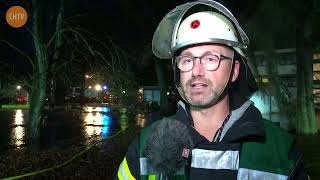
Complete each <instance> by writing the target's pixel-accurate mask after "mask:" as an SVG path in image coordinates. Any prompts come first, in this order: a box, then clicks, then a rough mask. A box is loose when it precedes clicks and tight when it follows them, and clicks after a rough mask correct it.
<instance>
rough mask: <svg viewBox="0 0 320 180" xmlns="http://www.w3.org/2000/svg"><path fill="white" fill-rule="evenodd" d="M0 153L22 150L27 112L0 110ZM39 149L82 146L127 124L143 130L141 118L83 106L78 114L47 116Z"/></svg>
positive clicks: (64, 111)
mask: <svg viewBox="0 0 320 180" xmlns="http://www.w3.org/2000/svg"><path fill="white" fill-rule="evenodd" d="M0 119H1V120H0V151H3V150H8V149H14V148H22V147H25V146H26V140H25V138H26V137H25V136H26V131H27V125H26V124H27V121H28V111H27V110H19V109H17V110H0ZM42 124H43V126H42V128H41V131H40V132H41V133H40V134H41V137H40V141H39V147H40V148H50V147H63V146H69V145H71V144H73V143H74V142H77V143H78V144H84V143H87V142H89V141H91V140H92V139H101V138H104V137H107V136H109V135H110V134H112V133H115V132H117V131H118V130H120V129H123V128H127V127H128V126H129V124H136V125H138V126H141V127H144V126H145V124H146V116H145V114H129V113H128V112H127V111H126V110H125V109H119V110H113V109H112V108H111V107H108V106H104V107H92V106H85V107H82V108H81V109H78V110H65V109H62V110H58V111H55V112H53V113H47V117H46V119H45V121H43V122H42Z"/></svg>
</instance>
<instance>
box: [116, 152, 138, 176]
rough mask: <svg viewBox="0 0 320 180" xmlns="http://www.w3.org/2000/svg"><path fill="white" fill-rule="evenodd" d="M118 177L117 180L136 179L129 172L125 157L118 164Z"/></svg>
mask: <svg viewBox="0 0 320 180" xmlns="http://www.w3.org/2000/svg"><path fill="white" fill-rule="evenodd" d="M118 178H119V180H136V179H135V178H134V177H133V176H132V174H131V172H130V169H129V166H128V163H127V158H126V157H124V159H123V161H122V162H121V164H120V167H119V170H118Z"/></svg>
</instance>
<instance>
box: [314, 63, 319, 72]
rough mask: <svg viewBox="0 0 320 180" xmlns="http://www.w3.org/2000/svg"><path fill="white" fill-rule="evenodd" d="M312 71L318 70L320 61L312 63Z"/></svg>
mask: <svg viewBox="0 0 320 180" xmlns="http://www.w3.org/2000/svg"><path fill="white" fill-rule="evenodd" d="M313 71H320V63H315V64H313Z"/></svg>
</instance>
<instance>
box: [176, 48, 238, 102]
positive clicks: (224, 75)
mask: <svg viewBox="0 0 320 180" xmlns="http://www.w3.org/2000/svg"><path fill="white" fill-rule="evenodd" d="M209 52H211V53H218V54H221V55H223V56H226V57H233V51H232V50H231V49H230V48H228V47H225V46H222V45H200V46H194V47H190V48H187V49H185V50H183V51H182V52H181V54H180V55H189V56H194V57H199V56H201V55H203V54H205V53H209ZM231 63H232V61H231V60H229V59H225V60H221V61H220V65H219V67H218V69H217V70H215V71H208V70H205V69H204V67H203V65H202V64H200V61H199V58H197V59H196V60H195V62H194V66H193V68H192V70H190V71H188V72H182V71H180V83H181V88H182V96H184V99H186V100H187V102H188V103H189V104H190V106H193V107H198V108H203V107H208V106H210V105H212V104H214V103H215V102H216V101H217V99H218V98H219V96H220V94H221V93H222V91H223V90H224V88H225V86H226V83H227V82H228V80H229V73H230V70H231V69H232V67H231ZM233 71H234V72H233V74H232V78H231V80H232V82H233V81H235V80H236V79H237V76H238V72H239V61H235V67H234V70H233Z"/></svg>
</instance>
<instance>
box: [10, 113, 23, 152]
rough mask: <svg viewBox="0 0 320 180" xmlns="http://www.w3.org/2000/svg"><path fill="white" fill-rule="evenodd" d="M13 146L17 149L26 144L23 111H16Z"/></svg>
mask: <svg viewBox="0 0 320 180" xmlns="http://www.w3.org/2000/svg"><path fill="white" fill-rule="evenodd" d="M11 136H12V138H11V139H12V142H11V143H12V144H14V145H15V146H16V147H18V148H19V147H21V145H23V144H24V141H23V138H24V136H25V127H24V118H23V113H22V110H20V109H18V110H15V115H14V124H13V129H12V135H11Z"/></svg>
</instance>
